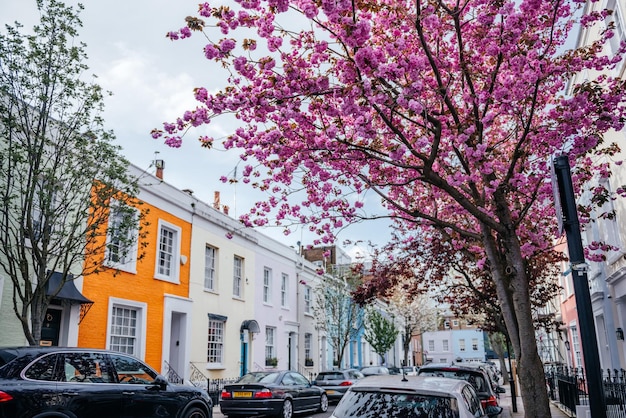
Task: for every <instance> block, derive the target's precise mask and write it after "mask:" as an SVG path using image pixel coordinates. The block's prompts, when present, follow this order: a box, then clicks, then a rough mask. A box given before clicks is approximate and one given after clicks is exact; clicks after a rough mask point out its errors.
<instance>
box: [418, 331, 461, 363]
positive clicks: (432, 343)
mask: <svg viewBox="0 0 626 418" xmlns="http://www.w3.org/2000/svg"><path fill="white" fill-rule="evenodd" d="M422 346H423V347H424V350H423V352H424V360H425V361H424V362H425V363H452V362H453V361H454V350H453V346H452V330H451V329H446V330H443V331H427V332H425V333H424V334H422Z"/></svg>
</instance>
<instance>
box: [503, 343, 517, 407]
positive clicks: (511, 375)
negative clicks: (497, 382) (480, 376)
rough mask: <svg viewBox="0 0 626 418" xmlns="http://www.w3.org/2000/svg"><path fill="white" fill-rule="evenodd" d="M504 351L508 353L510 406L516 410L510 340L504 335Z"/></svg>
mask: <svg viewBox="0 0 626 418" xmlns="http://www.w3.org/2000/svg"><path fill="white" fill-rule="evenodd" d="M506 352H507V353H508V355H509V388H510V389H511V406H512V407H513V412H517V393H516V391H515V381H514V380H513V366H512V364H511V342H510V340H509V336H508V335H506Z"/></svg>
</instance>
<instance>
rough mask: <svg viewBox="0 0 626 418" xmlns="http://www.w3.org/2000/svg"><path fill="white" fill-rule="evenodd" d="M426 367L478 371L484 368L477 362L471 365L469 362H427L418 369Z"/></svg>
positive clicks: (425, 368)
mask: <svg viewBox="0 0 626 418" xmlns="http://www.w3.org/2000/svg"><path fill="white" fill-rule="evenodd" d="M428 369H438V370H439V369H446V370H468V371H478V372H482V371H483V370H484V369H483V368H482V367H481V366H480V365H479V364H476V365H471V363H429V364H426V365H424V366H422V367H420V370H428Z"/></svg>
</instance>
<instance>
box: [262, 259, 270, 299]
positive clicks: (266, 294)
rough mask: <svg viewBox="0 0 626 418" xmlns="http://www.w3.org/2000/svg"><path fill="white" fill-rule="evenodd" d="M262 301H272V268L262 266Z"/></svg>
mask: <svg viewBox="0 0 626 418" xmlns="http://www.w3.org/2000/svg"><path fill="white" fill-rule="evenodd" d="M263 303H265V304H266V305H271V303H272V269H271V268H269V267H264V268H263Z"/></svg>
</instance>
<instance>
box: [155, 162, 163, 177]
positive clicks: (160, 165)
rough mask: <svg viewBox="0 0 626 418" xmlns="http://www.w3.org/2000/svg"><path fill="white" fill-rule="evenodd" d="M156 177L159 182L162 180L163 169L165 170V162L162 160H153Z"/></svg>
mask: <svg viewBox="0 0 626 418" xmlns="http://www.w3.org/2000/svg"><path fill="white" fill-rule="evenodd" d="M154 165H155V166H156V176H157V178H158V179H159V180H163V169H164V168H165V162H164V161H163V160H155V161H154Z"/></svg>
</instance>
